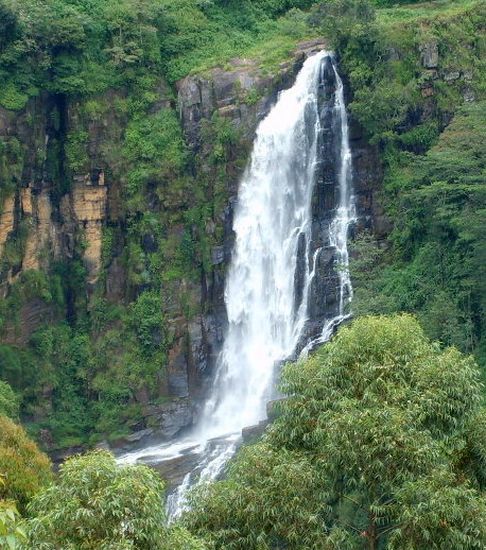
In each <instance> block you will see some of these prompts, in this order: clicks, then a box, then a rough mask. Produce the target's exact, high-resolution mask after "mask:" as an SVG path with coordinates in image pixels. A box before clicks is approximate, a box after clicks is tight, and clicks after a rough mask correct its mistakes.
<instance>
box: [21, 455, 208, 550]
mask: <svg viewBox="0 0 486 550" xmlns="http://www.w3.org/2000/svg"><path fill="white" fill-rule="evenodd" d="M29 513H30V515H31V516H32V519H31V520H29V522H28V524H27V531H28V536H29V543H28V545H27V548H39V549H41V548H42V549H46V550H47V549H52V550H54V549H58V548H62V549H63V550H108V549H110V550H115V549H116V550H124V549H127V550H128V549H139V550H169V549H170V550H177V549H180V550H183V549H184V550H202V549H203V545H202V543H199V542H198V541H197V540H195V539H194V538H193V537H192V536H191V535H190V534H189V533H187V532H185V531H184V530H183V529H168V528H166V527H165V526H164V525H165V507H164V483H163V481H162V479H161V478H160V477H159V475H158V474H157V472H155V471H154V470H152V469H151V468H148V467H147V466H143V465H134V466H118V465H117V463H116V461H115V458H114V457H113V456H112V455H111V454H110V453H108V452H106V451H95V452H92V453H89V454H86V455H82V456H75V457H72V458H70V459H68V460H67V461H66V462H65V463H64V464H63V465H62V466H61V468H60V472H59V478H58V479H57V481H56V483H54V484H52V485H51V486H50V487H49V488H48V489H46V490H45V491H44V492H42V493H40V494H39V495H37V496H36V498H35V499H34V500H33V501H32V503H31V504H30V506H29Z"/></svg>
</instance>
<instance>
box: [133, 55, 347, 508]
mask: <svg viewBox="0 0 486 550" xmlns="http://www.w3.org/2000/svg"><path fill="white" fill-rule="evenodd" d="M330 56H331V54H330V53H329V52H325V51H323V52H320V53H318V54H316V55H314V56H312V57H310V58H308V59H307V60H306V62H305V63H304V65H303V67H302V69H301V71H300V72H299V74H298V76H297V79H296V82H295V84H294V85H293V87H292V88H290V89H288V90H285V91H283V92H282V93H281V94H280V96H279V98H278V101H277V103H276V105H275V106H274V107H273V109H272V110H271V111H270V113H269V114H268V116H267V117H266V118H265V119H264V120H263V121H262V122H261V123H260V125H259V127H258V130H257V134H256V138H255V142H254V146H253V151H252V155H251V160H250V162H249V165H248V167H247V169H246V171H245V174H244V176H243V178H242V181H241V183H240V188H239V195H238V202H237V206H236V209H235V215H234V226H233V228H234V232H235V236H236V240H235V246H234V251H233V256H232V261H231V265H230V268H229V271H228V275H227V279H226V289H225V302H226V308H227V314H228V329H227V333H226V337H225V340H224V344H223V347H222V350H221V352H220V355H219V359H218V362H217V365H216V376H215V380H214V384H213V388H212V392H211V395H210V397H209V399H208V400H207V402H206V405H205V407H204V410H203V413H202V415H201V419H200V421H199V422H198V423H197V425H196V426H195V428H194V430H193V432H192V433H191V434H190V435H189V436H188V437H187V438H185V439H184V440H181V441H178V442H177V443H175V444H166V445H163V446H160V447H152V448H150V449H145V450H144V451H139V452H137V453H131V454H129V455H127V456H126V457H123V458H122V460H125V461H128V460H129V461H131V460H135V459H137V458H143V457H144V456H147V455H151V456H152V457H155V456H156V457H158V459H159V461H162V460H164V457H168V456H174V453H175V454H177V453H179V452H181V449H185V448H191V449H192V450H193V449H194V447H197V452H198V454H199V455H200V460H199V462H198V465H197V467H196V468H195V469H194V470H193V472H192V473H190V474H188V475H186V477H185V478H184V481H183V483H182V484H181V485H180V486H179V488H178V489H177V490H176V491H175V492H174V493H173V494H172V495H171V496H170V498H169V502H168V509H169V510H168V511H169V515H172V516H175V515H178V513H180V511H181V510H182V509H183V508H184V497H185V494H186V490H187V489H188V488H189V487H190V486H191V485H193V484H194V483H195V482H197V480H198V479H205V480H208V479H215V478H216V477H217V476H218V475H219V474H220V473H221V471H222V469H223V468H224V466H225V464H226V463H227V461H228V459H229V458H231V456H233V454H234V453H235V451H236V449H237V447H238V445H239V442H240V440H241V430H242V429H243V428H244V427H246V426H251V425H254V424H256V423H258V422H259V421H261V420H262V419H264V418H265V416H266V412H265V408H266V403H267V401H268V400H269V399H270V397H271V391H272V380H273V376H274V372H275V367H276V365H278V364H279V363H281V362H282V361H284V360H285V359H286V358H288V357H290V356H291V355H292V354H293V353H294V352H295V349H296V347H297V345H298V343H299V341H300V340H301V338H302V334H303V329H304V327H305V324H306V321H307V319H308V314H307V312H308V308H307V306H308V297H309V289H310V286H311V284H312V281H313V279H314V276H315V267H316V262H317V258H318V255H319V254H320V252H321V248H318V249H316V250H315V251H312V250H311V238H312V208H311V206H312V195H313V190H314V184H315V179H316V167H317V165H318V158H317V156H318V141H319V136H320V131H321V127H320V117H319V85H320V78H321V76H322V75H321V68H322V63H323V60H324V59H325V58H326V57H330ZM332 68H333V71H334V75H335V81H336V83H337V88H336V90H335V93H334V98H335V99H334V106H333V108H334V110H335V111H336V114H337V116H338V119H339V125H338V127H339V131H340V132H341V145H340V170H339V174H338V177H339V203H338V205H337V208H336V209H335V216H334V219H333V221H332V223H331V226H330V228H329V237H328V239H329V246H330V247H333V248H335V255H334V257H335V262H336V263H337V264H339V286H340V288H339V304H338V308H337V309H338V311H337V314H336V315H332V318H329V316H328V317H326V319H327V322H326V323H325V325H326V326H327V327H328V329H327V330H328V332H329V334H327V335H326V333H325V331H326V326H325V327H324V329H323V333H322V335H321V336H320V338H319V339H318V340H319V341H322V339H323V338H324V337H326V338H328V337H329V335H330V329H329V327H332V326H334V325H335V324H337V323H338V322H339V321H341V320H342V319H343V318H344V317H345V315H346V312H345V308H346V303H347V302H348V301H349V300H350V299H351V294H352V289H351V281H350V278H349V272H348V252H347V232H348V226H349V223H350V221H351V219H352V217H353V215H352V198H351V153H350V149H349V140H348V123H347V115H346V109H345V104H344V92H343V85H342V82H341V79H340V78H339V75H338V73H337V71H336V69H335V68H334V64H332ZM302 243H303V246H302ZM299 254H303V256H304V264H303V265H304V273H303V277H302V278H301V281H302V283H301V286H302V289H301V296H300V299H299V300H297V299H296V288H295V287H296V283H295V282H296V271H297V266H298V255H299ZM297 302H299V303H297ZM314 343H315V342H314ZM305 350H307V351H308V346H306V348H305ZM176 447H177V449H176Z"/></svg>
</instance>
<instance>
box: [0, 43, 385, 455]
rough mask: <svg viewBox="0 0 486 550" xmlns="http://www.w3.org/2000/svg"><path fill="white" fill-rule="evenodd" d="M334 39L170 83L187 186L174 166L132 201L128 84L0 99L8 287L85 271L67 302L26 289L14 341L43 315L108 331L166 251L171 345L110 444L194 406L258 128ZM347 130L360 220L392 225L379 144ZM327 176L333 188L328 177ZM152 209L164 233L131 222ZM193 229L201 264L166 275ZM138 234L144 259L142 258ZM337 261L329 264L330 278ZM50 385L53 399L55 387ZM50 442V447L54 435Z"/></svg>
mask: <svg viewBox="0 0 486 550" xmlns="http://www.w3.org/2000/svg"><path fill="white" fill-rule="evenodd" d="M323 47H324V44H323V43H322V42H321V41H319V40H315V41H310V42H306V43H302V44H301V45H300V46H299V48H298V49H297V50H296V51H295V52H294V53H293V55H292V57H291V58H290V59H289V60H288V61H287V62H285V63H283V64H281V65H280V67H279V70H278V72H277V73H273V74H267V73H265V71H264V70H263V69H261V68H260V67H258V66H257V65H256V64H255V63H254V62H253V61H252V60H246V59H237V60H233V61H232V62H230V64H229V66H227V67H225V68H224V69H222V68H216V69H213V70H211V71H209V72H207V73H206V74H202V75H201V74H199V75H190V76H188V77H186V78H184V79H183V80H181V81H179V82H177V84H176V94H177V97H174V96H173V95H172V93H171V91H170V90H169V89H168V87H167V86H166V85H165V84H164V83H163V82H161V83H160V85H159V86H158V88H157V91H156V98H155V101H154V102H153V105H152V107H151V114H152V115H153V116H159V115H162V116H164V113H173V112H177V115H178V117H179V119H180V122H181V125H182V129H183V135H184V140H185V143H186V147H187V152H188V158H189V159H190V160H189V162H188V163H187V166H186V168H185V175H184V177H185V178H186V180H185V181H186V183H185V185H184V186H183V187H181V188H179V187H177V186H176V184H175V183H174V184H172V182H171V181H170V176H169V177H168V183H167V184H166V185H164V184H158V183H157V182H156V181H155V182H154V183H153V185H152V184H149V185H148V186H147V187H146V188H145V191H144V201H143V203H141V204H137V205H135V206H133V202H134V201H133V199H132V198H131V197H127V195H126V193H125V187H126V185H127V177H126V173H127V171H128V170H130V169H132V165H133V164H134V161H133V160H132V159H130V158H129V155H128V156H127V154H126V149H124V148H123V145H122V144H123V143H124V141H125V142H126V140H127V135H129V133H130V132H131V131H132V127H131V122H130V120H129V116H128V115H127V114H126V112H124V110H123V109H117V108H114V106H115V105H118V104H123V102H124V101H126V99H127V98H126V97H125V94H124V92H123V91H113V92H110V93H109V94H105V96H104V97H101V98H97V102H96V104H90V103H89V101H81V100H80V101H79V102H77V101H70V102H67V101H66V100H65V98H63V97H57V96H55V97H52V96H48V95H46V96H41V97H39V98H38V99H36V100H35V101H33V102H31V103H30V104H29V105H28V107H27V108H26V109H25V110H24V111H23V112H21V113H12V112H8V111H5V110H0V138H2V142H3V143H4V150H3V152H4V155H3V166H2V177H3V181H2V206H1V211H0V212H1V214H0V253H1V258H2V261H1V267H0V269H1V271H0V291H1V293H2V296H3V298H4V299H5V300H8V299H9V296H11V295H12V293H14V291H15V288H16V285H17V286H19V285H22V284H24V286H25V281H26V279H28V277H29V273H33V272H40V273H44V274H46V275H49V274H52V273H53V269H54V267H53V266H59V265H64V266H66V265H67V266H68V267H69V266H71V267H72V266H73V265H75V266H77V267H76V268H77V269H80V270H81V271H82V276H81V278H78V279H76V280H75V281H74V282H72V281H71V280H69V284H68V282H67V281H66V280H64V283H66V284H64V285H63V291H64V300H58V301H57V302H56V300H55V299H54V298H53V297H52V296H50V297H49V298H46V297H45V296H43V295H42V293H40V294H39V293H36V292H32V291H30V290H29V292H24V293H23V298H22V302H21V307H20V312H19V315H18V317H17V319H16V320H13V319H8V318H7V319H5V321H4V324H3V327H2V336H1V340H2V342H3V343H5V344H9V345H12V346H16V347H25V346H27V345H28V343H29V340H30V338H31V336H32V334H33V333H34V332H35V331H36V330H37V329H38V328H39V327H41V326H42V325H43V324H45V323H46V321H47V322H51V323H52V322H59V321H63V320H67V321H68V322H69V323H71V324H76V323H79V320H80V319H84V318H86V319H87V320H88V323H91V328H90V338H91V339H92V340H93V341H98V340H99V339H100V333H102V332H103V333H107V332H109V331H110V330H113V327H115V328H116V327H117V326H118V324H119V321H114V322H113V323H111V324H110V323H107V324H106V325H105V326H104V328H103V329H101V331H100V330H98V329H95V328H93V318H94V313H93V312H94V310H95V306H96V304H97V300H98V301H99V300H100V299H102V300H106V301H107V302H108V303H111V304H125V305H126V306H127V307H131V306H130V304H132V303H133V302H134V300H136V299H137V297H138V296H140V295H141V294H143V293H144V292H145V291H146V290H147V289H148V288H149V287H150V285H152V287H153V286H154V283H153V282H150V283H148V282H147V281H146V280H144V276H145V273H146V272H147V270H148V269H149V267H150V261H151V258H152V257H156V255H158V254H160V253H161V249H162V248H163V249H164V254H165V256H164V257H163V265H164V266H165V267H164V270H165V269H167V272H166V271H164V273H163V276H162V280H161V282H160V286H161V289H162V290H161V296H162V298H161V307H162V311H163V319H164V328H163V330H162V329H160V331H157V330H156V331H155V333H153V330H152V329H151V330H152V333H151V337H153V339H154V340H155V341H156V342H159V343H160V346H162V345H164V347H165V348H164V349H165V351H166V353H165V354H164V355H163V356H161V358H160V359H157V361H159V362H160V364H159V367H158V370H157V385H156V387H155V388H154V387H149V385H148V384H147V385H144V384H140V385H139V386H137V389H136V390H135V391H133V392H132V396H131V397H130V402H131V403H136V404H137V405H139V409H138V413H137V419H136V420H135V421H133V422H132V423H131V424H130V427H129V431H130V432H132V434H131V435H128V436H127V435H125V436H123V437H121V438H120V437H119V438H115V439H113V438H112V440H111V441H110V443H109V444H110V445H114V446H118V447H120V446H121V447H127V446H132V445H134V444H137V443H145V442H146V441H148V440H150V439H151V438H160V437H162V438H170V437H172V436H173V435H174V434H175V433H177V432H178V431H179V430H180V429H182V428H184V427H186V426H188V425H190V424H191V423H192V421H193V417H194V415H195V414H197V408H198V403H199V401H200V398H201V396H202V395H204V392H205V389H206V387H207V384H208V383H209V381H210V379H211V367H212V365H213V364H214V359H215V356H216V354H217V353H218V350H219V347H220V345H221V342H222V338H223V334H224V330H225V306H224V278H225V270H226V266H227V265H228V262H229V260H230V257H231V250H232V245H233V234H232V230H231V227H232V209H233V205H234V203H235V200H236V194H237V186H238V181H239V177H240V176H241V174H242V171H243V169H244V166H245V163H246V159H247V156H248V153H249V151H250V149H251V144H252V141H253V136H254V132H255V130H256V127H257V125H258V122H259V121H260V120H261V119H262V118H263V117H264V116H265V114H266V113H267V112H268V111H269V109H270V108H271V106H272V104H273V102H274V101H275V99H276V96H277V93H278V91H279V90H281V89H284V88H286V87H288V86H290V85H291V84H292V82H293V79H294V78H295V75H296V74H297V72H298V71H299V69H300V67H301V65H302V63H303V61H304V59H305V58H306V56H308V55H311V54H312V53H314V52H316V51H318V50H319V49H322V48H323ZM350 129H351V135H350V137H351V148H352V154H353V169H354V193H355V196H356V207H357V212H358V222H357V224H356V228H355V229H356V230H360V229H363V228H367V229H370V230H372V231H373V232H375V234H377V235H378V236H383V235H384V234H385V233H386V231H387V223H386V220H385V218H384V217H383V214H382V211H381V210H380V207H379V204H378V201H377V196H378V193H379V191H380V185H381V177H382V174H381V168H380V166H381V163H380V160H379V157H378V153H377V150H376V149H375V148H374V147H371V146H369V145H368V144H367V142H366V140H365V138H364V136H363V134H362V131H361V129H360V127H359V125H358V124H357V123H356V122H355V121H353V120H351V121H350ZM158 152H160V153H161V154H162V153H163V151H158ZM158 152H157V151H156V153H158ZM130 163H131V164H130ZM178 178H179V176H178ZM187 182H188V183H187ZM321 183H322V186H324V187H325V181H324V180H322V182H321ZM201 189H203V191H202V197H201V196H200V195H201V191H200V190H201ZM321 191H322V193H321ZM318 193H319V194H320V195H321V196H322V198H323V201H322V202H321V204H320V207H318V208H317V210H316V215H318V216H321V219H320V223H325V219H326V215H327V214H326V211H328V210H329V209H332V207H333V204H331V203H332V202H333V199H332V198H331V195H329V194H327V193H326V191H325V190H324V188H323V187H319V188H318ZM195 205H197V207H198V208H199V210H198V211H202V212H204V215H203V216H202V222H201V220H199V222H198V223H192V224H191V223H188V221H187V220H185V219H183V218H181V217H180V212H181V211H184V210H185V209H186V210H187V209H191V208H193V207H195ZM147 212H150V213H154V214H155V215H157V216H158V217H159V218H160V219H163V220H164V224H163V230H162V232H161V234H163V239H162V238H161V237H160V234H159V233H157V231H156V230H154V229H151V228H150V226H149V227H148V228H147V227H146V225H147V224H145V225H143V224H142V227H143V230H141V231H139V232H137V233H136V235H135V236H134V235H133V230H132V229H131V228H132V227H133V223H134V222H133V220H136V221H137V223H138V222H139V221H140V220H142V221H143V219H144V216H145V215H146V213H147ZM131 224H132V225H131ZM149 225H150V224H149ZM188 234H189V235H190V236H191V239H192V241H193V242H194V243H195V246H193V248H191V251H192V252H191V254H192V257H191V262H192V263H191V265H190V268H187V271H188V272H190V274H188V276H185V275H184V273H183V274H182V276H181V274H180V273H181V272H180V270H179V271H178V272H177V274H176V275H174V276H169V275H168V274H169V273H171V272H170V271H169V270H171V269H173V265H174V264H175V263H176V262H177V261H178V256H177V254H175V253H174V254H172V255H171V252H170V245H171V243H174V242H175V243H176V246H179V247H180V246H184V243H185V240H184V239H186V236H187V235H188ZM134 241H136V243H135V244H136V247H137V248H136V250H137V253H139V256H140V257H141V258H142V259H140V266H138V265H136V262H134V257H135V256H134V253H133V251H132V250H133V247H134V246H135V245H134V244H133V243H134ZM167 249H169V252H167ZM127 250H128V252H127ZM328 260H329V258H328ZM328 263H329V262H328ZM328 268H329V266H327V267H326V266H323V267H322V269H321V271H320V272H321V273H322V278H323V281H324V279H325V277H326V275H325V274H326V273H327V272H328V271H329V269H328ZM58 272H59V271H58ZM60 273H61V278H63V277H64V279H68V278H69V277H71V271H69V269H67V270H66V269H64V271H60ZM61 282H62V281H61ZM327 286H328V285H327ZM325 287H326V283H323V285H322V287H319V286H318V288H320V290H322V292H324V294H325V293H326V292H327V291H326V288H325ZM325 291H326V292H325ZM51 294H52V293H51ZM318 309H319V308H317V309H316V316H317V315H318V312H317V310H318ZM311 321H312V320H311ZM159 333H160V334H159ZM121 349H122V348H120V349H119V351H120V350H121ZM110 361H111V363H110V365H111V366H110V368H113V369H116V361H115V362H113V361H114V360H113V358H111V359H110ZM45 395H46V399H47V400H48V399H49V398H50V397H49V395H50V393H49V391H47V393H46V394H45ZM42 416H43V413H39V417H40V418H41V419H42ZM33 419H34V420H38V418H33ZM45 440H46V441H45V444H46V446H49V441H50V437H49V436H47V437H46V438H45ZM46 442H47V443H46ZM103 444H104V445H106V444H107V443H106V442H105V443H103Z"/></svg>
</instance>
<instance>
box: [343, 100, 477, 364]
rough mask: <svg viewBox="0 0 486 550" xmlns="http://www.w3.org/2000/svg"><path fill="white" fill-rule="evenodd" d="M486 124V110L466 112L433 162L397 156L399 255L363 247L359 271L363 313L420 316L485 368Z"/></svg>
mask: <svg viewBox="0 0 486 550" xmlns="http://www.w3.org/2000/svg"><path fill="white" fill-rule="evenodd" d="M485 122H486V119H485V117H484V102H478V103H477V104H472V105H468V106H464V107H463V108H462V109H460V110H459V111H458V113H457V114H456V117H455V118H454V120H453V121H452V123H451V124H450V126H449V127H448V128H447V129H446V130H445V131H444V132H443V134H441V136H440V138H439V140H438V141H437V144H436V145H435V146H434V147H432V148H431V149H430V150H429V151H428V153H427V154H426V155H424V156H423V155H416V154H410V153H400V154H397V155H395V156H394V158H393V160H391V161H390V165H389V171H388V174H387V177H386V192H387V206H388V211H389V213H390V215H391V217H392V218H393V219H395V220H396V222H395V226H394V229H393V231H392V233H391V238H390V240H391V243H392V245H393V247H392V249H391V250H389V251H387V252H383V251H381V252H380V251H379V250H377V249H376V247H375V246H374V245H373V243H371V242H368V245H367V246H365V247H364V248H362V249H361V251H360V250H359V248H360V245H358V246H357V247H356V250H357V252H358V258H359V259H358V260H357V263H356V264H355V266H354V268H353V271H354V273H355V277H356V281H357V291H356V308H357V311H358V312H361V313H363V312H378V311H380V308H382V307H384V308H386V309H385V310H383V311H397V310H406V311H412V312H416V313H417V314H418V315H419V317H420V319H421V320H422V321H423V325H424V327H425V329H426V330H427V333H428V334H429V335H430V336H431V337H433V338H435V339H439V340H441V341H442V342H444V343H445V344H454V345H456V346H458V347H459V348H460V349H462V350H465V351H468V352H472V351H475V352H476V353H477V355H478V357H479V358H480V360H481V361H484V353H483V352H482V351H481V350H482V346H483V343H482V342H483V341H484V335H485V333H486V318H485V313H484V312H485V311H486V309H485V304H484V296H485V287H484V281H485V279H486V273H485V271H484V266H485V265H486V263H485V258H486V247H485V246H484V242H485V238H486V235H485V234H484V213H485V212H486V187H485V185H484V165H483V164H484V163H483V161H482V149H483V143H484V139H485V138H486V134H485V131H484V128H485ZM399 213H400V214H399ZM367 263H369V265H368V266H367V267H366V264H367ZM387 264H389V266H388V267H385V268H384V265H385V266H386V265H387Z"/></svg>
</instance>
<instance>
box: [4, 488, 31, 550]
mask: <svg viewBox="0 0 486 550" xmlns="http://www.w3.org/2000/svg"><path fill="white" fill-rule="evenodd" d="M0 484H1V481H0ZM26 541H27V536H26V534H25V530H24V528H23V527H22V526H21V525H20V518H19V513H18V512H17V508H16V507H15V505H14V504H12V503H11V502H5V501H1V500H0V546H1V547H2V548H6V549H8V550H19V549H20V546H21V544H22V543H24V542H26Z"/></svg>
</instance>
